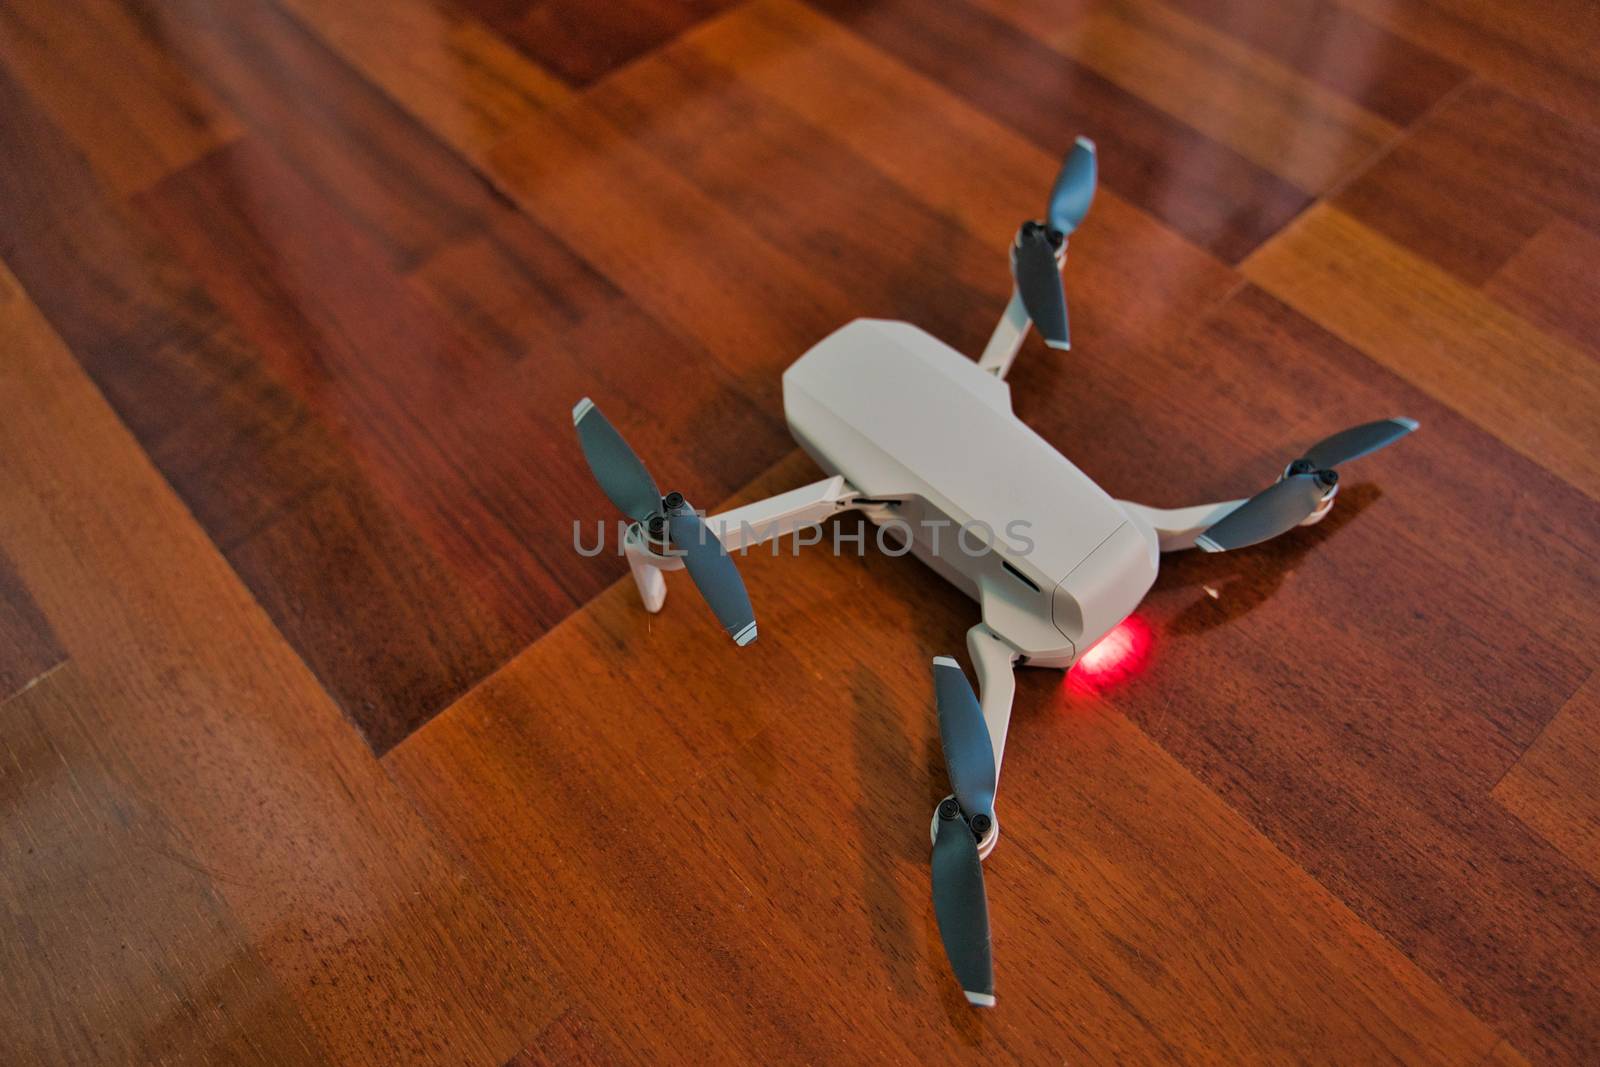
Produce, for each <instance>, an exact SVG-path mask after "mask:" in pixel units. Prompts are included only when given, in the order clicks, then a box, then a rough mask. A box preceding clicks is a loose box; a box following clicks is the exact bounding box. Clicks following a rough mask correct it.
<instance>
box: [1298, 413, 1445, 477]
mask: <svg viewBox="0 0 1600 1067" xmlns="http://www.w3.org/2000/svg"><path fill="white" fill-rule="evenodd" d="M1416 428H1417V420H1416V419H1407V418H1396V419H1380V420H1379V421H1377V422H1369V423H1366V424H1365V425H1362V426H1352V427H1350V429H1348V430H1340V431H1339V432H1338V433H1336V434H1334V435H1333V436H1331V437H1326V438H1324V439H1323V440H1321V441H1318V442H1317V443H1316V444H1314V445H1312V446H1311V448H1310V449H1308V450H1307V451H1306V454H1305V457H1304V458H1305V461H1306V462H1307V463H1309V464H1311V465H1312V466H1313V467H1316V468H1318V469H1320V470H1326V469H1328V468H1330V467H1337V466H1338V465H1339V464H1341V463H1349V462H1350V461H1351V460H1353V459H1360V458H1361V457H1362V456H1365V455H1367V454H1368V453H1371V452H1376V451H1377V450H1378V449H1380V448H1382V447H1384V446H1385V445H1392V444H1394V443H1395V442H1396V441H1398V440H1400V438H1402V437H1404V436H1405V435H1406V434H1408V433H1410V432H1411V431H1412V430H1415V429H1416Z"/></svg>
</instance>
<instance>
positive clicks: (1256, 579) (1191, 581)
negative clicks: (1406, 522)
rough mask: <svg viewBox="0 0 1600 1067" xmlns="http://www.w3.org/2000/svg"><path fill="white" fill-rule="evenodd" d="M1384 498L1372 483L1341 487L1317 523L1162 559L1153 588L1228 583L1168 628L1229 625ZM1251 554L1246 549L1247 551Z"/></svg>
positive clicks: (1179, 632)
mask: <svg viewBox="0 0 1600 1067" xmlns="http://www.w3.org/2000/svg"><path fill="white" fill-rule="evenodd" d="M1382 497H1383V491H1382V490H1381V489H1379V488H1378V487H1377V486H1376V485H1374V484H1372V483H1371V482H1363V483H1361V484H1360V485H1356V486H1352V487H1350V488H1348V489H1341V490H1340V491H1339V500H1338V502H1337V503H1336V504H1335V505H1334V507H1333V510H1332V511H1330V512H1329V513H1328V516H1327V518H1325V519H1323V520H1322V521H1321V522H1319V523H1317V524H1316V525H1315V526H1308V527H1305V528H1304V529H1302V530H1298V531H1294V532H1291V533H1290V534H1288V535H1285V536H1283V537H1278V538H1274V539H1273V540H1271V541H1267V542H1265V543H1264V544H1260V545H1254V546H1252V547H1251V548H1249V549H1244V550H1240V551H1236V552H1216V553H1213V552H1182V553H1176V554H1174V555H1172V556H1169V557H1167V558H1165V559H1163V560H1162V561H1161V572H1160V573H1159V574H1158V575H1157V577H1156V584H1155V590H1156V591H1157V592H1161V591H1163V590H1167V589H1175V588H1183V587H1185V586H1191V585H1203V586H1209V587H1211V588H1216V587H1218V586H1221V585H1222V584H1224V583H1226V585H1227V589H1228V595H1227V596H1226V597H1219V596H1214V595H1210V594H1202V595H1201V596H1200V597H1199V598H1198V599H1197V600H1195V602H1194V603H1192V604H1190V605H1189V606H1188V607H1186V608H1184V609H1183V610H1182V611H1180V612H1179V613H1178V614H1177V615H1176V616H1174V617H1173V618H1172V620H1171V621H1170V622H1168V623H1167V624H1166V626H1165V627H1164V630H1165V632H1166V633H1168V634H1171V635H1173V636H1178V637H1185V636H1191V635H1194V634H1201V633H1205V632H1206V631H1207V630H1214V629H1216V628H1217V627H1219V626H1226V625H1228V624H1229V623H1231V622H1233V621H1234V620H1236V619H1239V618H1242V617H1243V616H1245V615H1246V614H1248V613H1249V612H1251V611H1253V610H1255V608H1257V607H1259V606H1260V605H1261V604H1262V603H1264V602H1265V601H1266V600H1267V599H1268V598H1269V597H1271V596H1272V594H1274V593H1276V592H1277V591H1278V588H1279V587H1280V586H1282V585H1283V581H1284V579H1285V578H1287V577H1288V576H1289V575H1290V574H1292V573H1294V570H1295V568H1296V567H1298V566H1299V564H1300V561H1301V560H1302V559H1304V558H1305V556H1306V555H1307V554H1308V553H1310V552H1311V551H1313V550H1315V549H1316V548H1318V547H1320V546H1321V545H1322V544H1323V543H1324V542H1326V541H1327V540H1329V539H1330V538H1332V537H1334V536H1335V535H1336V534H1338V532H1339V531H1340V530H1342V529H1344V528H1345V525H1346V524H1347V523H1350V522H1352V521H1354V520H1355V518H1356V516H1358V515H1360V514H1361V513H1362V512H1363V511H1365V510H1367V508H1369V507H1371V506H1372V505H1373V504H1375V503H1377V502H1378V501H1379V500H1380V499H1382ZM1247 553H1248V554H1247Z"/></svg>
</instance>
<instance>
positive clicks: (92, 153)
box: [0, 0, 241, 195]
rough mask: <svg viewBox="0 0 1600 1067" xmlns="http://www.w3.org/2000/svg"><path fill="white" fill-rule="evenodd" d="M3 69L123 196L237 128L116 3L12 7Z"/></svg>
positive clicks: (4, 31)
mask: <svg viewBox="0 0 1600 1067" xmlns="http://www.w3.org/2000/svg"><path fill="white" fill-rule="evenodd" d="M0 62H3V64H4V65H5V67H6V68H7V69H8V70H9V71H10V72H11V73H12V74H13V75H14V76H15V77H17V78H19V79H20V80H21V81H22V82H23V83H24V84H25V85H27V87H28V89H29V90H30V91H31V93H32V95H33V96H34V97H35V98H36V99H37V100H38V101H39V102H40V103H41V104H42V105H43V107H44V108H45V110H46V111H47V112H48V113H49V114H50V116H51V118H52V119H53V120H54V121H55V123H56V124H57V125H59V126H60V127H61V128H62V129H63V130H65V131H67V133H68V134H69V135H70V136H71V138H72V141H73V143H74V144H75V145H76V146H77V147H78V149H79V150H80V151H82V152H83V153H84V154H85V155H87V156H88V158H89V159H90V161H91V162H92V163H93V164H94V168H95V170H96V172H97V173H99V175H100V176H101V178H102V179H103V180H104V181H105V182H106V183H107V184H108V185H109V186H110V187H111V188H112V189H114V190H115V191H116V192H118V193H120V194H124V195H125V194H128V193H132V192H136V191H137V190H139V189H143V188H145V187H146V186H148V185H150V184H152V183H153V182H155V181H157V180H158V179H160V178H161V177H162V176H164V175H166V174H169V173H171V172H172V171H174V170H176V169H178V168H179V167H181V166H183V165H185V164H187V163H190V162H193V161H194V160H195V159H198V158H199V157H200V156H202V155H204V154H205V153H206V152H209V151H210V150H211V149H213V148H215V147H217V146H218V145H221V144H225V143H226V142H228V141H229V140H231V139H232V138H234V137H236V136H238V134H239V132H240V129H241V128H240V125H239V122H238V120H237V119H236V118H234V116H233V115H232V114H230V113H229V111H228V109H227V107H226V106H225V105H224V104H223V103H222V102H221V101H219V100H218V99H217V97H216V96H214V95H213V94H212V93H210V92H209V91H207V89H206V87H205V86H204V85H201V84H198V83H196V82H195V81H193V80H192V79H191V78H189V77H187V76H186V75H185V73H184V72H183V70H182V67H181V65H180V64H178V63H175V62H174V61H173V57H172V56H171V55H170V54H169V53H167V52H166V50H165V49H163V48H161V47H159V45H152V43H151V42H150V41H149V40H147V39H145V38H144V36H143V35H142V33H141V31H140V28H139V24H138V21H137V18H136V17H135V16H133V15H132V14H130V13H129V12H128V11H127V10H126V9H125V8H123V7H122V5H120V4H118V3H115V2H114V0H86V2H85V3H82V4H75V5H73V6H72V7H71V8H68V7H66V6H63V5H61V4H55V3H50V2H49V0H21V2H19V3H8V4H6V5H5V7H4V8H3V9H0Z"/></svg>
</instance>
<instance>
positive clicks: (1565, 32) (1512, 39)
mask: <svg viewBox="0 0 1600 1067" xmlns="http://www.w3.org/2000/svg"><path fill="white" fill-rule="evenodd" d="M1339 3H1340V4H1342V5H1343V6H1345V7H1347V8H1350V9H1351V10H1353V11H1356V12H1359V13H1360V14H1361V15H1363V16H1364V17H1366V18H1368V19H1370V20H1372V21H1373V22H1375V23H1377V24H1379V25H1380V26H1383V27H1384V28H1385V29H1387V30H1389V31H1390V32H1391V33H1394V34H1397V35H1398V36H1401V37H1404V38H1406V39H1407V40H1409V41H1412V42H1414V43H1415V44H1417V45H1419V46H1420V47H1422V48H1426V49H1429V50H1430V51H1433V52H1436V53H1438V54H1439V55H1441V56H1445V57H1447V58H1449V59H1450V60H1452V61H1454V62H1456V63H1459V64H1461V65H1462V66H1464V67H1467V68H1469V69H1470V70H1472V71H1473V72H1475V73H1476V74H1478V75H1479V76H1480V77H1482V78H1484V79H1486V80H1488V81H1491V82H1494V83H1496V84H1498V85H1501V86H1503V87H1505V88H1506V89H1509V90H1511V91H1512V92H1514V93H1516V94H1518V95H1520V96H1522V97H1525V98H1526V99H1529V100H1533V101H1536V102H1537V103H1539V104H1540V105H1541V106H1543V107H1546V108H1549V109H1550V110H1551V111H1553V112H1555V113H1556V114H1558V115H1564V116H1566V117H1567V118H1569V119H1572V120H1573V121H1575V122H1582V123H1587V124H1588V125H1590V126H1596V125H1600V80H1597V79H1596V78H1595V74H1594V63H1593V58H1594V54H1595V50H1596V48H1600V14H1597V11H1596V8H1595V6H1594V5H1593V4H1590V3H1588V2H1587V0H1536V2H1534V3H1529V4H1518V5H1514V6H1512V7H1507V6H1505V5H1503V4H1495V3H1484V2H1482V0H1429V2H1421V0H1405V2H1402V3H1395V2H1393V0H1339Z"/></svg>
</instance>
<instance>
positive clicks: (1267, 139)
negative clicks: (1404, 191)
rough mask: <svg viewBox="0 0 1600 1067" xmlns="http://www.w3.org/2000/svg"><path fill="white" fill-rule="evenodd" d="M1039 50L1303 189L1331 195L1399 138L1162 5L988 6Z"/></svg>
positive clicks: (1043, 0)
mask: <svg viewBox="0 0 1600 1067" xmlns="http://www.w3.org/2000/svg"><path fill="white" fill-rule="evenodd" d="M980 2H981V3H982V4H983V6H984V7H985V8H987V9H989V10H991V11H993V12H994V13H995V14H998V15H1000V16H1001V17H1003V18H1005V19H1007V20H1008V21H1010V22H1012V23H1014V24H1015V25H1017V26H1019V27H1020V28H1022V29H1023V30H1025V31H1027V32H1028V34H1029V35H1031V36H1032V37H1034V38H1036V39H1037V40H1040V41H1043V42H1045V43H1046V44H1048V45H1050V46H1051V47H1052V48H1055V49H1056V50H1058V51H1060V52H1062V53H1063V54H1065V55H1068V56H1071V57H1072V58H1073V59H1074V60H1076V61H1077V62H1079V63H1082V64H1083V65H1084V66H1086V67H1088V68H1089V69H1091V70H1094V71H1096V72H1098V73H1099V74H1101V75H1103V76H1104V77H1105V78H1107V79H1108V80H1110V81H1112V82H1115V83H1116V84H1117V85H1120V86H1121V87H1122V88H1124V89H1126V90H1127V91H1128V92H1130V93H1133V94H1134V95H1136V96H1138V97H1140V98H1142V99H1144V100H1147V101H1149V102H1150V103H1152V104H1154V105H1156V106H1157V107H1159V108H1160V109H1161V110H1163V111H1165V112H1166V113H1167V114H1169V115H1172V116H1173V117H1175V118H1178V119H1181V120H1182V121H1183V122H1185V123H1187V124H1188V125H1189V126H1191V127H1193V128H1194V129H1196V130H1198V131H1200V132H1201V133H1203V134H1205V135H1206V136H1207V137H1209V138H1211V139H1212V140H1214V141H1217V142H1218V143H1220V144H1225V145H1228V146H1229V147H1231V148H1233V149H1234V150H1236V151H1237V152H1239V153H1240V154H1241V155H1243V156H1244V157H1245V158H1247V159H1249V160H1251V161H1252V162H1254V163H1255V164H1256V165H1257V166H1260V167H1262V168H1263V169H1265V170H1268V171H1271V172H1272V173H1273V174H1276V175H1278V176H1279V177H1281V178H1284V179H1286V180H1287V181H1289V182H1292V183H1293V184H1295V185H1296V186H1298V187H1299V188H1301V189H1306V190H1310V191H1311V192H1323V191H1326V190H1327V189H1329V188H1330V187H1332V186H1333V185H1335V184H1336V183H1338V182H1339V181H1340V180H1342V179H1343V178H1345V177H1347V176H1349V175H1351V174H1353V173H1354V172H1355V170H1356V169H1357V168H1358V167H1360V166H1361V165H1362V164H1364V163H1366V162H1367V161H1368V160H1369V159H1370V158H1371V157H1372V156H1373V155H1375V154H1376V153H1377V152H1378V151H1379V150H1380V149H1382V148H1383V147H1385V146H1386V145H1387V144H1388V142H1389V141H1390V140H1391V139H1392V138H1393V137H1394V136H1395V133H1396V128H1395V126H1393V125H1392V124H1390V123H1389V122H1387V121H1385V120H1384V119H1382V118H1379V117H1378V116H1376V115H1373V114H1371V113H1370V112H1367V111H1366V110H1364V109H1363V108H1361V107H1360V106H1359V105H1357V104H1354V103H1351V102H1350V101H1349V100H1347V99H1345V98H1344V97H1343V96H1340V95H1339V94H1338V93H1336V92H1334V91H1332V90H1330V89H1325V88H1323V87H1322V86H1321V85H1319V84H1318V83H1317V82H1315V81H1313V80H1311V79H1309V78H1305V77H1303V76H1301V75H1300V74H1299V73H1298V72H1296V71H1295V70H1293V69H1291V68H1289V67H1286V66H1284V65H1282V64H1280V63H1278V62H1277V61H1276V60H1275V59H1273V58H1270V57H1268V56H1264V55H1262V54H1261V53H1259V52H1256V51H1254V50H1253V49H1251V48H1250V47H1248V46H1247V45H1244V44H1242V43H1240V42H1238V41H1236V40H1234V39H1233V38H1231V37H1229V36H1228V35H1227V34H1225V33H1223V32H1221V31H1219V30H1216V29H1213V28H1212V27H1210V26H1208V25H1206V24H1205V23H1203V22H1199V21H1196V20H1195V19H1192V18H1189V17H1188V16H1187V15H1185V14H1183V13H1182V12H1180V11H1177V10H1174V9H1173V8H1171V7H1167V6H1166V5H1164V4H1161V3H1157V2H1143V3H1128V2H1114V3H1101V4H1094V5H1091V6H1089V8H1088V9H1087V10H1086V11H1084V12H1083V13H1082V14H1081V15H1078V16H1076V17H1067V18H1063V17H1062V11H1061V7H1060V5H1059V4H1054V3H1050V2H1049V0H980Z"/></svg>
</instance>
